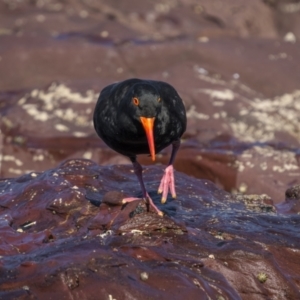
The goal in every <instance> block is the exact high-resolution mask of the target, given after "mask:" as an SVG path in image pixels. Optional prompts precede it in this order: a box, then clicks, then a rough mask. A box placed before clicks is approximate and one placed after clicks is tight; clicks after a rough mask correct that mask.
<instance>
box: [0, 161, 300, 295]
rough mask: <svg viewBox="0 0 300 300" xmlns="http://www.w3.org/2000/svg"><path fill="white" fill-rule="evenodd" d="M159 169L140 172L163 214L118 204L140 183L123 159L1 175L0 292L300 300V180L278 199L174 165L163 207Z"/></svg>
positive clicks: (140, 203) (134, 192) (142, 206)
mask: <svg viewBox="0 0 300 300" xmlns="http://www.w3.org/2000/svg"><path fill="white" fill-rule="evenodd" d="M162 174H163V167H162V166H151V167H147V168H145V171H144V176H145V182H146V183H147V188H148V190H149V193H150V195H151V196H152V197H153V199H154V201H155V202H156V203H157V205H158V206H159V207H160V208H161V209H162V210H163V211H164V212H165V214H166V215H165V216H164V217H162V218H161V217H159V216H158V215H156V214H155V213H153V212H147V211H146V205H145V204H144V203H143V201H137V202H135V203H130V204H128V205H125V206H121V205H117V202H118V200H119V199H121V198H122V196H123V194H125V195H131V196H132V195H138V194H139V186H138V184H137V181H136V178H135V175H134V174H133V172H132V168H131V166H130V165H119V166H118V165H117V166H105V167H101V166H98V165H97V164H95V163H94V162H92V161H90V160H83V159H80V160H79V159H78V160H68V161H66V162H64V163H62V164H61V165H60V166H59V167H58V168H55V169H51V170H48V171H46V172H43V173H29V174H26V175H23V176H21V177H18V178H13V179H1V181H0V203H1V205H0V209H1V214H0V226H1V236H0V239H1V242H0V255H1V264H0V299H109V300H112V299H116V300H120V299H215V300H223V299H253V300H254V299H255V300H257V299H300V292H299V289H300V234H299V224H300V215H299V211H300V210H299V205H298V201H299V199H298V198H299V197H298V196H299V195H298V194H299V193H298V192H297V191H298V190H299V189H298V190H297V188H294V189H292V190H290V191H287V197H289V198H287V201H286V202H284V203H281V205H280V207H279V208H278V209H277V208H276V207H275V206H274V205H273V203H272V200H270V199H268V197H267V196H264V195H243V196H242V195H241V196H239V195H236V196H232V195H231V194H229V193H227V192H225V191H223V190H221V189H219V188H217V187H216V186H215V185H214V184H213V183H212V182H210V181H207V180H199V179H194V178H191V177H189V176H187V175H184V174H182V173H179V172H177V173H176V174H175V176H176V186H177V195H178V198H177V199H176V200H173V199H171V198H170V199H168V201H167V203H166V205H163V206H162V205H160V204H159V196H158V195H157V194H156V189H157V185H158V182H159V179H160V177H161V176H162ZM297 195H298V196H297ZM297 205H298V206H297ZM277 210H278V211H277ZM282 212H284V213H282Z"/></svg>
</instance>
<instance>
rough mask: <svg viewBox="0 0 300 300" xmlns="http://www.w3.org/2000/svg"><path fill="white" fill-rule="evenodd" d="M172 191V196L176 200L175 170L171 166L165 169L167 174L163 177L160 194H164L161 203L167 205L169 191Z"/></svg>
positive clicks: (159, 189)
mask: <svg viewBox="0 0 300 300" xmlns="http://www.w3.org/2000/svg"><path fill="white" fill-rule="evenodd" d="M169 189H170V192H171V195H172V197H173V198H176V192H175V182H174V170H173V166H172V165H170V166H168V167H167V168H166V169H165V174H164V175H163V177H162V179H161V182H160V185H159V188H158V193H159V194H161V193H162V197H161V203H165V202H166V201H167V196H168V191H169Z"/></svg>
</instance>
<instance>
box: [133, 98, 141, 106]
mask: <svg viewBox="0 0 300 300" xmlns="http://www.w3.org/2000/svg"><path fill="white" fill-rule="evenodd" d="M132 102H133V104H134V105H136V106H138V105H139V104H140V101H139V99H138V98H136V97H134V98H132Z"/></svg>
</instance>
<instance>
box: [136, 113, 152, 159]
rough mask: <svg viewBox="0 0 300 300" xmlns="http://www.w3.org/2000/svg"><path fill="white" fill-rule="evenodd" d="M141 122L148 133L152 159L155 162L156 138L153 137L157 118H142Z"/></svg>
mask: <svg viewBox="0 0 300 300" xmlns="http://www.w3.org/2000/svg"><path fill="white" fill-rule="evenodd" d="M140 120H141V122H142V125H143V127H144V130H145V132H146V136H147V141H148V145H149V150H150V155H151V158H152V160H153V161H155V146H154V137H153V128H154V121H155V118H145V117H140Z"/></svg>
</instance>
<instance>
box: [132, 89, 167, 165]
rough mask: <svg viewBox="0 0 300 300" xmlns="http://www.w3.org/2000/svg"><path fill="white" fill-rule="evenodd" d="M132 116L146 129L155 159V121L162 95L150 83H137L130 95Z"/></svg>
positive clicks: (151, 152) (152, 155)
mask: <svg viewBox="0 0 300 300" xmlns="http://www.w3.org/2000/svg"><path fill="white" fill-rule="evenodd" d="M128 99H129V101H130V103H128V105H130V106H131V112H132V116H133V117H134V118H135V120H136V121H138V122H140V123H141V125H142V127H143V128H144V130H145V133H146V137H147V141H148V145H149V150H150V155H151V158H152V160H153V161H154V160H155V145H154V135H153V131H154V122H155V118H156V116H157V115H158V114H159V112H160V110H161V97H160V95H159V92H158V91H157V89H156V88H155V87H154V86H153V85H151V84H148V83H137V84H135V85H134V86H133V87H132V89H131V91H130V92H129V97H128Z"/></svg>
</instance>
